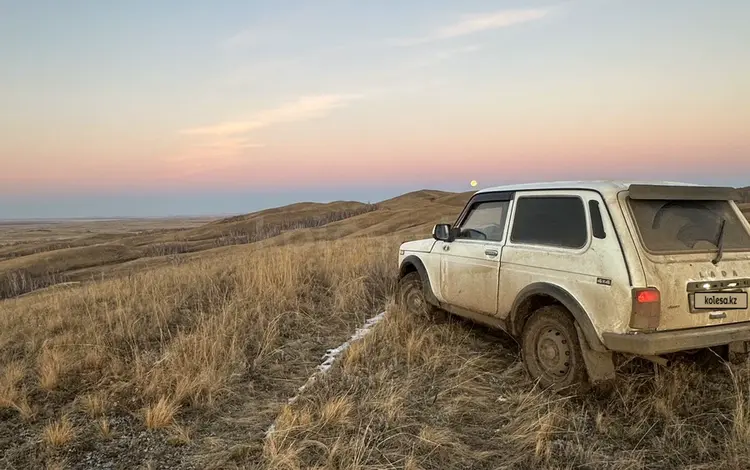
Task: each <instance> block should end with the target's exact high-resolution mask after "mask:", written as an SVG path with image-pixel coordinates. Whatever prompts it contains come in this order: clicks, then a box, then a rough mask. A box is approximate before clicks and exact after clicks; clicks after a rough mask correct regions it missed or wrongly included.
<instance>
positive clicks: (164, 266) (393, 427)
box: [0, 190, 750, 470]
mask: <svg viewBox="0 0 750 470" xmlns="http://www.w3.org/2000/svg"><path fill="white" fill-rule="evenodd" d="M469 196H470V193H460V194H454V193H445V192H441V191H431V190H422V191H415V192H412V193H408V194H404V195H402V196H399V197H396V198H392V199H389V200H387V201H382V202H380V203H378V204H375V205H367V204H362V203H358V202H351V201H338V202H332V203H329V204H317V203H301V204H294V205H291V206H287V207H282V208H274V209H269V210H265V211H258V212H255V213H252V214H247V215H243V216H237V217H231V218H226V219H220V220H213V221H210V222H208V223H204V224H201V225H200V226H194V227H189V228H185V229H182V230H175V229H174V227H170V228H169V229H163V230H159V229H156V230H149V231H146V232H144V233H118V234H113V233H97V234H91V233H88V232H86V231H84V232H83V233H86V234H85V235H82V236H81V237H79V238H65V237H62V238H60V237H57V238H56V239H54V240H52V239H47V240H38V241H35V242H31V241H30V242H28V243H20V244H19V243H13V244H12V245H9V246H6V247H4V248H3V251H2V253H3V256H4V259H3V260H2V261H0V275H5V279H6V281H8V280H9V282H8V283H6V284H5V285H4V287H2V288H3V289H5V290H4V293H5V295H6V297H12V298H10V299H6V300H3V301H0V468H50V469H67V468H70V469H98V468H179V469H241V468H242V469H253V470H261V469H268V470H270V469H274V470H276V469H282V470H297V469H303V468H305V469H306V468H316V469H337V470H338V469H350V468H351V469H362V468H372V469H392V468H403V469H409V470H421V469H432V468H477V469H490V468H509V469H525V468H539V469H553V468H555V469H556V468H560V467H561V465H562V466H564V467H565V468H592V469H600V468H601V469H605V468H606V469H623V470H624V469H631V468H659V469H672V468H695V469H698V468H727V469H729V468H732V469H734V468H748V466H749V465H750V433H748V432H747V430H748V429H750V416H749V415H748V413H747V411H746V410H747V406H748V403H750V393H749V392H748V384H750V363H749V362H745V363H743V364H739V365H733V364H724V363H721V362H719V360H718V359H717V358H716V356H715V355H713V354H711V353H707V354H705V355H700V354H698V355H696V356H690V357H689V358H685V359H684V360H682V361H677V362H676V363H675V364H674V365H670V366H669V367H660V368H658V369H657V372H656V373H655V372H654V366H653V364H651V363H648V362H645V361H640V360H639V359H637V358H635V359H633V360H632V361H624V362H623V363H622V365H621V366H620V368H619V370H618V381H617V382H616V384H615V389H614V392H613V394H611V395H605V396H598V395H596V394H592V395H587V396H575V395H570V396H568V395H565V394H562V395H559V394H553V393H551V392H548V391H545V390H540V389H539V388H538V386H537V384H535V383H533V382H532V381H531V380H530V379H529V378H528V376H527V375H526V374H525V372H524V368H523V364H522V363H521V362H520V361H519V359H518V358H519V350H518V345H517V344H516V343H515V342H514V341H513V340H512V339H510V338H509V337H507V336H504V335H503V334H501V333H499V332H497V331H490V330H487V329H483V328H477V327H476V326H475V325H472V324H470V323H468V322H461V321H455V319H448V320H445V321H437V322H431V321H427V320H426V319H424V318H419V317H418V316H414V315H407V314H405V313H404V312H401V311H400V310H398V309H397V308H395V307H394V306H393V305H392V299H393V294H394V288H395V279H394V275H395V271H394V269H393V268H394V265H395V262H396V257H397V253H398V250H397V247H398V244H399V243H400V242H402V241H404V240H406V239H411V238H417V237H419V238H421V237H425V236H429V235H428V234H429V231H430V228H431V227H432V225H433V224H434V223H437V222H443V221H447V222H450V221H452V220H454V219H455V217H456V214H457V213H458V212H459V211H460V210H461V208H462V207H463V205H464V203H465V202H466V200H467V199H468V197H469ZM52 235H53V236H54V234H52ZM56 243H57V245H56ZM0 279H1V278H0ZM76 281H86V282H85V283H80V284H75V283H74V282H76ZM66 282H67V284H61V283H66ZM47 286H65V289H63V288H57V289H45V288H44V287H47ZM22 293H29V294H28V295H20V296H19V295H18V294H22ZM384 306H385V308H386V310H387V312H386V314H385V315H383V316H382V318H383V320H382V321H381V322H380V323H379V324H377V326H375V327H374V328H373V329H372V332H371V333H370V335H368V336H366V337H363V338H362V339H360V340H358V341H356V342H351V343H347V341H349V340H350V338H351V337H352V333H353V332H356V331H357V328H359V327H361V325H362V324H363V323H364V322H365V319H368V318H372V317H374V316H376V315H377V314H379V313H380V312H383V310H384ZM345 344H348V347H347V348H343V345H345ZM336 350H338V351H342V352H341V355H340V356H339V358H338V359H337V361H336V362H335V363H334V364H333V365H332V366H331V368H330V369H329V372H328V373H327V374H326V375H324V376H320V377H319V378H318V379H317V380H315V381H312V382H310V377H311V376H312V375H313V374H315V373H316V372H317V371H319V364H320V363H321V358H322V357H323V356H324V355H325V354H327V352H329V353H330V351H336Z"/></svg>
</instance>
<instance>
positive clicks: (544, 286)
mask: <svg viewBox="0 0 750 470" xmlns="http://www.w3.org/2000/svg"><path fill="white" fill-rule="evenodd" d="M735 196H736V194H735V190H734V189H733V188H722V187H708V186H699V185H690V184H682V183H659V184H637V183H625V182H615V181H603V182H570V183H567V182H566V183H540V184H526V185H517V186H503V187H497V188H490V189H485V190H482V191H479V192H477V193H476V194H474V195H473V196H472V198H471V199H470V200H469V202H468V203H467V204H466V206H465V207H464V209H463V210H462V211H461V213H460V215H459V216H458V219H457V220H456V222H455V224H453V226H451V225H449V224H439V225H436V226H435V228H434V229H433V238H431V239H426V240H418V241H411V242H407V243H403V244H402V245H401V247H400V251H399V260H398V262H399V270H400V272H399V279H400V281H399V292H398V299H397V302H398V303H399V304H401V305H404V306H405V307H406V309H407V310H410V311H422V312H424V311H425V308H426V309H427V310H432V311H435V310H436V309H439V310H441V311H447V312H450V313H453V314H456V315H459V316H462V317H467V318H469V319H472V320H475V321H478V322H481V323H484V324H487V325H490V326H494V327H498V328H501V329H502V330H504V331H506V332H507V333H509V334H510V335H512V336H513V337H515V338H516V339H518V340H520V344H521V355H522V358H523V362H524V364H525V366H526V369H527V371H528V372H529V374H530V375H531V376H532V377H533V378H535V379H538V380H539V381H540V383H541V384H543V385H544V386H550V387H552V388H555V389H560V388H561V387H574V388H575V387H583V388H585V387H586V385H587V384H594V383H599V382H602V381H606V382H608V381H609V380H610V379H612V378H614V375H615V372H614V363H613V353H626V354H634V355H639V356H644V357H647V358H649V359H651V360H654V361H656V362H659V361H660V358H659V355H661V354H667V353H673V352H679V351H687V350H696V349H702V348H708V347H714V346H722V345H728V347H727V348H725V349H726V350H728V351H731V353H732V354H734V353H746V352H747V349H746V346H747V343H746V341H748V340H750V311H749V310H748V289H749V288H750V224H749V223H748V221H747V220H746V219H745V218H744V216H743V215H742V213H741V212H740V210H739V209H738V207H737V205H736V204H735V202H734V199H735ZM662 359H663V358H662Z"/></svg>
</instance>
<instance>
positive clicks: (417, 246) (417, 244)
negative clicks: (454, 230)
mask: <svg viewBox="0 0 750 470" xmlns="http://www.w3.org/2000/svg"><path fill="white" fill-rule="evenodd" d="M435 241H436V240H435V239H434V238H426V239H424V240H414V241H411V242H405V243H402V244H401V249H402V250H404V251H418V252H421V253H429V252H430V251H431V250H432V247H433V246H435Z"/></svg>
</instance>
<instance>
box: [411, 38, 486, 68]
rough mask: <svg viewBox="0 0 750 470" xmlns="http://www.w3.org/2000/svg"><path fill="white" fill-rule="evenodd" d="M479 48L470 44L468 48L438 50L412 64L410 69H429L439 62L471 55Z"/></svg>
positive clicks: (479, 47) (477, 45)
mask: <svg viewBox="0 0 750 470" xmlns="http://www.w3.org/2000/svg"><path fill="white" fill-rule="evenodd" d="M481 48H482V46H480V45H479V44H470V45H468V46H463V47H454V48H451V49H444V50H440V51H437V52H435V53H433V54H430V55H428V56H426V57H424V58H422V59H419V60H417V61H415V62H413V63H412V64H411V67H414V68H421V67H429V66H431V65H435V64H438V63H440V62H443V61H446V60H449V59H452V58H454V57H457V56H462V55H466V54H471V53H473V52H477V51H478V50H480V49H481Z"/></svg>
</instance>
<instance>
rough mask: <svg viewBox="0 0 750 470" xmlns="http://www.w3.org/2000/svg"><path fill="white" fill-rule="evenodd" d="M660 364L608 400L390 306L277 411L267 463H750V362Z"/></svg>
mask: <svg viewBox="0 0 750 470" xmlns="http://www.w3.org/2000/svg"><path fill="white" fill-rule="evenodd" d="M634 364H635V365H634ZM651 371H652V369H651V368H650V366H649V365H647V364H642V363H641V364H637V363H630V364H628V365H626V366H624V369H622V370H621V371H620V374H621V376H620V380H619V381H618V383H617V387H616V390H615V391H614V393H613V394H612V395H609V396H596V395H590V396H585V397H576V396H561V395H556V394H551V393H548V392H546V391H543V390H538V389H537V388H535V386H534V384H533V383H532V382H531V381H530V380H529V379H528V378H527V376H526V374H525V372H524V371H523V368H522V365H521V363H520V362H519V361H518V359H517V348H516V345H515V343H513V342H512V341H510V340H509V339H508V338H506V337H504V336H503V335H501V334H494V333H492V332H489V331H487V330H485V329H483V328H477V327H472V326H470V325H468V324H467V323H465V322H460V321H456V320H455V319H452V320H449V321H446V322H442V323H439V324H427V323H424V322H422V321H419V320H417V319H415V318H413V317H410V316H408V315H405V314H403V313H402V312H399V311H397V310H392V311H391V312H389V314H388V316H387V318H386V320H385V321H384V322H382V323H381V324H380V325H378V326H377V327H376V329H375V331H374V332H373V333H372V334H370V335H369V336H368V337H366V338H365V339H364V340H362V341H361V342H360V343H359V344H358V345H356V346H352V347H351V348H349V349H348V350H347V352H346V353H345V356H344V357H343V358H342V360H341V362H340V363H339V364H338V365H337V366H335V367H334V369H333V370H332V371H331V373H330V374H329V375H328V376H326V377H325V378H324V379H322V380H320V381H318V382H316V383H315V384H314V385H313V386H312V387H310V388H309V389H307V390H306V391H305V393H304V395H303V396H301V397H300V398H299V399H298V400H297V401H296V402H295V403H294V404H293V405H290V406H287V407H286V408H285V409H284V410H283V412H282V413H281V414H280V415H279V417H278V418H277V420H276V422H275V430H274V432H273V433H272V434H271V435H270V436H269V437H268V439H267V440H266V443H265V449H264V457H265V458H266V468H269V469H270V468H274V469H298V468H379V469H386V468H388V469H390V468H394V469H395V468H405V467H411V468H425V469H426V468H473V469H483V468H487V469H489V468H540V469H546V468H550V469H551V468H608V469H636V468H663V469H673V468H693V469H698V468H705V469H708V468H732V469H740V468H748V466H749V465H750V415H749V414H748V412H747V410H748V404H749V403H750V402H749V400H750V365H748V364H743V365H741V366H730V365H728V364H723V363H721V362H720V361H719V359H717V358H715V357H710V356H709V357H707V358H706V360H705V361H704V362H700V361H696V360H695V358H693V360H688V361H684V362H682V363H678V365H677V366H675V367H673V368H670V369H663V370H661V371H660V373H659V375H658V376H656V377H655V376H654V374H653V372H651ZM342 404H353V407H351V408H349V407H342ZM339 409H343V410H344V411H345V413H343V412H337V413H332V412H331V410H339ZM331 416H342V417H345V418H344V419H340V418H339V419H331ZM353 462H356V463H357V465H354V464H353Z"/></svg>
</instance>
